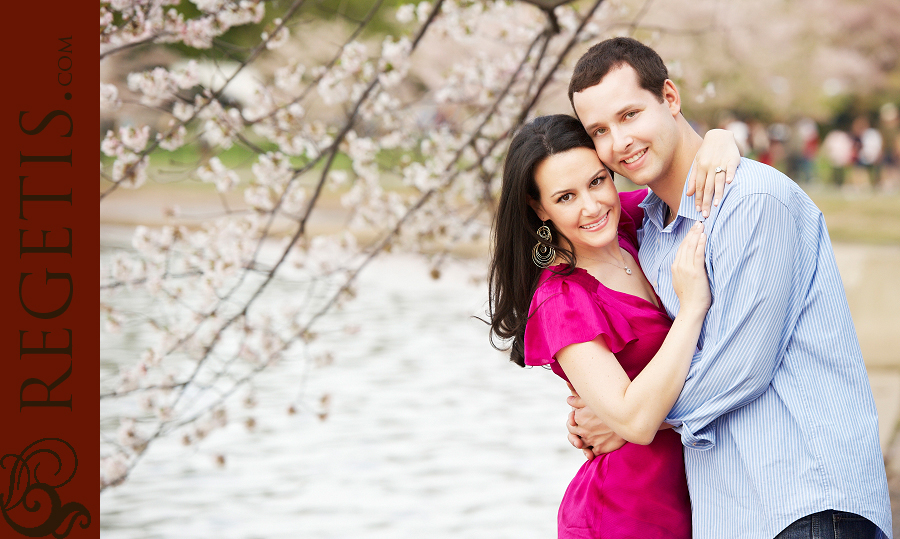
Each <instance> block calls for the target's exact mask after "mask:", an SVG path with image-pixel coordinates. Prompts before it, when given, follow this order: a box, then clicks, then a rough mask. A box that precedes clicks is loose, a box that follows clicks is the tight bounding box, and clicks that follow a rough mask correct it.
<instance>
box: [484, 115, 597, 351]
mask: <svg viewBox="0 0 900 539" xmlns="http://www.w3.org/2000/svg"><path fill="white" fill-rule="evenodd" d="M574 148H588V149H590V150H593V149H594V144H593V142H592V141H591V137H590V136H589V135H588V134H587V132H586V131H585V130H584V127H582V125H581V122H579V121H578V120H577V119H575V118H573V117H571V116H567V115H565V114H554V115H551V116H541V117H539V118H535V119H534V120H532V121H531V122H529V123H527V124H525V125H524V126H522V128H521V129H520V130H519V132H518V133H516V136H515V137H513V140H512V142H511V143H510V145H509V151H508V152H507V154H506V161H505V163H504V165H503V185H502V187H501V190H500V203H499V205H498V207H497V213H496V216H495V217H494V227H493V233H492V256H491V267H490V279H489V281H488V294H489V296H490V303H489V306H488V316H489V317H490V319H491V322H490V324H491V345H492V346H493V347H494V348H497V349H498V350H507V349H508V350H509V351H510V353H509V359H510V361H512V362H514V363H516V364H518V365H519V366H522V367H524V366H525V339H524V338H525V323H526V322H527V321H528V308H529V306H530V305H531V298H532V296H533V295H534V291H535V289H536V288H537V284H538V277H539V276H540V274H541V269H540V268H538V267H537V266H536V265H535V264H534V262H533V261H532V260H531V251H532V249H533V248H534V246H535V244H537V243H538V242H542V243H547V242H544V241H543V240H541V238H540V237H538V235H537V229H538V227H540V226H541V220H540V219H539V218H538V216H537V214H536V213H535V212H534V210H533V209H532V208H531V206H529V205H528V199H529V197H530V198H532V199H534V200H540V194H539V193H538V188H537V183H535V180H534V171H535V169H536V168H537V166H538V165H539V164H541V163H542V162H543V161H544V160H545V159H547V158H548V157H550V156H551V155H555V154H558V153H562V152H566V151H568V150H571V149H574ZM547 225H548V226H549V227H550V230H551V233H552V234H553V240H552V241H551V242H550V245H551V246H552V247H553V248H554V249H556V252H557V254H558V255H559V256H560V257H561V258H562V259H563V260H565V261H566V263H567V264H568V266H569V271H572V269H573V268H574V266H575V255H574V253H573V252H572V249H571V244H569V243H568V240H566V239H565V238H564V237H562V236H561V234H560V233H559V232H557V230H556V228H555V227H554V226H553V224H552V223H547ZM561 240H565V242H566V244H567V247H563V246H562V245H561ZM495 337H498V338H499V339H501V341H505V342H502V343H501V344H500V345H498V344H497V342H495ZM509 341H512V342H511V343H510V342H509Z"/></svg>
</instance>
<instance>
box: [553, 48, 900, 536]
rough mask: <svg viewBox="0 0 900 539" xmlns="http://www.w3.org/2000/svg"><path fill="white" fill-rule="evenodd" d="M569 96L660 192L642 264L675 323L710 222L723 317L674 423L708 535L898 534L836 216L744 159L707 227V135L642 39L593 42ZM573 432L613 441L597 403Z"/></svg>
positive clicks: (715, 288)
mask: <svg viewBox="0 0 900 539" xmlns="http://www.w3.org/2000/svg"><path fill="white" fill-rule="evenodd" d="M569 98H570V100H571V102H572V106H573V108H574V109H575V113H576V115H577V116H578V118H579V119H580V120H581V122H582V124H583V125H584V127H585V129H586V130H587V132H588V133H589V134H590V136H591V137H592V139H593V141H594V146H595V149H596V151H597V155H598V156H599V157H600V159H601V161H603V162H604V163H605V164H606V165H607V166H608V167H609V168H610V169H612V170H613V171H614V172H616V173H618V174H621V175H623V176H626V177H628V178H629V179H631V181H633V182H634V183H636V184H638V185H644V186H648V187H649V188H650V192H649V194H648V195H647V198H646V199H645V201H644V202H643V203H642V204H641V206H642V207H643V208H644V211H645V217H644V223H643V229H642V232H641V234H642V236H641V245H640V262H641V266H642V267H643V269H644V273H645V274H646V276H647V279H648V280H649V281H650V282H651V284H652V285H653V287H654V288H655V289H656V292H657V294H658V295H659V297H660V298H661V299H662V301H663V303H664V305H665V307H666V310H667V311H668V313H669V315H670V316H671V317H673V318H674V317H675V315H676V314H677V313H678V310H679V304H678V298H677V296H676V295H675V292H674V291H673V289H672V285H671V270H670V266H671V264H672V260H673V258H674V256H675V252H676V250H677V247H678V245H679V244H680V243H681V240H682V239H683V238H684V236H685V235H686V234H687V233H688V231H689V230H690V228H691V226H692V225H693V224H694V223H695V222H697V221H704V223H705V230H706V232H707V234H708V241H707V248H706V262H707V271H708V274H709V280H710V287H711V290H712V297H713V301H712V307H711V308H710V310H709V313H708V315H707V318H706V321H705V322H704V326H703V331H702V332H701V334H700V340H699V342H698V348H699V350H700V351H698V353H697V354H696V355H695V357H694V358H693V361H692V363H691V368H690V373H689V375H688V378H687V381H686V382H685V384H684V389H683V390H682V392H681V395H680V397H679V398H678V401H677V402H676V403H675V406H674V407H673V408H672V410H671V411H670V412H669V416H668V417H667V419H666V423H668V424H670V425H673V426H675V428H676V430H677V431H678V432H679V433H680V434H681V438H682V443H683V445H684V447H685V451H684V453H685V466H686V471H687V476H688V484H689V486H690V493H691V502H692V520H693V534H694V537H696V538H699V539H713V538H716V539H718V538H722V537H728V538H754V539H771V538H773V537H776V536H777V537H778V538H780V539H787V538H795V537H796V538H799V537H804V538H810V537H854V538H857V537H858V538H863V537H865V538H876V537H882V536H887V537H890V536H891V533H892V530H891V514H890V501H889V496H888V488H887V480H886V476H885V470H884V461H883V458H882V454H881V449H880V446H879V442H878V419H877V414H876V410H875V404H874V401H873V398H872V391H871V388H870V387H869V383H868V378H867V376H866V370H865V365H864V363H863V360H862V354H861V352H860V348H859V343H858V341H857V337H856V332H855V330H854V328H853V322H852V320H851V318H850V311H849V308H848V306H847V300H846V296H845V295H844V289H843V285H842V283H841V279H840V275H839V274H838V270H837V266H836V264H835V260H834V254H833V252H832V248H831V242H830V240H829V237H828V231H827V229H826V226H825V221H824V219H823V218H822V214H821V212H820V211H819V210H818V208H816V206H815V205H814V204H813V203H812V201H811V200H810V199H809V197H807V196H806V194H805V193H804V192H803V191H802V190H801V189H800V188H798V187H797V185H796V183H794V182H793V181H791V180H790V178H788V177H786V176H785V175H783V174H781V173H780V172H778V171H777V170H775V169H773V168H771V167H768V166H766V165H763V164H761V163H758V162H756V161H752V160H749V159H743V160H742V161H741V165H740V166H739V167H738V169H737V172H736V175H735V179H734V182H733V183H732V184H731V186H730V187H729V188H728V189H727V190H726V192H725V195H724V197H723V198H722V200H721V201H720V202H719V204H718V205H717V206H714V207H713V208H712V211H711V213H710V214H709V216H708V218H706V219H704V216H703V215H702V214H701V213H700V211H698V209H697V208H696V206H695V203H694V198H693V196H690V197H689V196H687V195H686V194H685V193H686V191H687V188H686V187H687V179H688V175H689V173H690V169H691V164H692V161H693V159H694V155H695V154H696V153H697V150H698V148H699V147H700V144H701V142H702V139H701V138H700V136H699V135H698V134H697V133H696V132H694V130H693V129H692V128H691V127H690V125H689V124H688V123H687V121H686V120H685V118H684V116H682V114H681V97H680V95H679V93H678V89H677V88H676V87H675V84H674V83H673V82H672V81H671V80H669V78H668V73H667V71H666V67H665V64H664V63H663V61H662V59H661V58H660V57H659V55H658V54H656V53H655V52H654V51H653V50H652V49H650V48H649V47H647V46H645V45H643V44H641V43H640V42H638V41H635V40H633V39H628V38H615V39H610V40H607V41H603V42H601V43H599V44H597V45H595V46H594V47H592V48H591V49H590V50H589V51H588V52H587V53H586V54H585V55H584V56H583V57H582V58H581V59H580V60H579V62H578V64H577V65H576V67H575V71H574V74H573V76H572V80H571V83H570V85H569ZM570 399H573V400H572V401H571V402H572V403H574V404H575V405H576V407H580V406H583V405H582V404H581V402H580V400H579V399H577V398H574V397H571V398H570ZM572 423H575V424H571V423H570V427H569V429H570V431H571V432H572V433H573V434H576V435H579V436H581V438H583V439H587V440H591V439H597V437H598V436H600V435H601V434H602V433H598V432H594V431H593V430H592V429H593V425H595V424H596V423H597V420H596V418H595V417H594V416H593V414H592V413H591V412H590V410H589V409H587V408H579V409H578V410H576V414H575V415H574V421H572ZM589 426H590V427H589ZM577 440H578V439H576V441H575V443H576V445H578V444H579V442H578V441H577ZM819 533H821V534H823V535H818V534H819ZM882 534H883V535H882Z"/></svg>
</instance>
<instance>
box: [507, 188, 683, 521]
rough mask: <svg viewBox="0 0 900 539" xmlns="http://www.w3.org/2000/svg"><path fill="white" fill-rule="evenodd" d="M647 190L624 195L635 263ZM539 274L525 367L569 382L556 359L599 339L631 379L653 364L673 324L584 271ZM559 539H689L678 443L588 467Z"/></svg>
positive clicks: (622, 225)
mask: <svg viewBox="0 0 900 539" xmlns="http://www.w3.org/2000/svg"><path fill="white" fill-rule="evenodd" d="M640 193H644V194H646V191H641V192H639V193H638V194H637V195H627V194H625V193H623V194H622V195H623V196H622V197H621V198H622V206H623V211H622V218H621V219H620V222H619V245H621V246H622V248H624V249H626V250H628V252H630V253H631V255H632V256H633V257H634V259H635V260H637V259H638V253H637V234H636V228H635V222H637V223H640V222H641V219H642V217H643V214H642V212H641V210H640V208H637V203H638V202H640V200H642V199H643V195H641V194H640ZM550 269H556V270H561V269H565V267H564V266H555V267H553V268H549V269H547V270H544V272H543V274H542V275H541V278H540V281H539V284H538V287H537V290H536V291H535V293H534V298H533V299H532V302H531V309H530V313H531V318H530V319H529V320H528V324H527V326H526V329H525V363H527V364H528V365H548V364H549V365H550V366H551V368H552V369H553V372H555V373H556V374H558V375H559V376H561V377H562V378H564V379H565V378H566V376H565V374H564V373H563V371H562V369H561V368H560V367H559V364H558V363H557V362H556V359H555V356H556V353H557V352H559V351H560V350H561V349H563V348H565V347H566V346H568V345H570V344H574V343H581V342H588V341H591V340H594V339H595V338H596V337H598V336H601V335H602V336H603V340H604V341H605V342H606V344H607V346H609V349H610V350H611V351H612V352H613V353H614V354H615V356H616V358H617V359H618V360H619V363H621V365H622V368H623V369H624V370H625V372H626V373H627V374H628V377H629V378H631V379H634V377H635V376H637V374H638V373H639V372H641V370H642V369H643V368H644V366H646V365H647V363H648V362H649V361H650V360H651V359H652V358H653V356H654V355H655V354H656V352H657V350H659V347H660V345H661V344H662V342H663V340H664V339H665V337H666V334H667V333H668V331H669V328H670V326H671V324H672V321H671V320H670V319H669V317H668V316H667V315H666V313H665V311H664V310H662V309H661V308H658V307H656V306H654V305H653V304H652V303H650V302H648V301H646V300H644V299H642V298H639V297H637V296H632V295H630V294H625V293H623V292H617V291H615V290H611V289H609V288H606V287H605V286H603V285H602V284H601V283H600V282H599V281H597V280H596V279H595V278H594V277H593V276H591V275H590V274H589V273H587V272H586V271H584V270H583V269H581V268H576V269H575V271H574V272H573V273H572V274H570V275H567V276H561V275H556V274H554V273H553V272H552V271H550ZM558 526H559V537H560V538H567V539H568V538H572V539H574V538H579V539H581V538H593V539H597V538H602V539H625V538H629V539H690V537H691V505H690V498H689V496H688V489H687V481H686V479H685V474H684V458H683V456H682V447H681V439H680V437H679V436H678V434H677V433H675V432H674V431H672V430H671V429H668V430H663V431H660V432H658V433H657V435H656V437H655V438H654V439H653V442H652V443H651V444H650V445H638V444H632V443H626V444H625V445H624V446H622V447H621V448H620V449H618V450H617V451H613V452H612V453H609V454H607V455H601V456H599V457H596V458H594V459H593V460H590V461H586V462H585V463H584V465H582V466H581V469H580V470H578V473H577V474H576V475H575V478H574V479H572V482H571V483H569V487H568V489H566V493H565V495H564V496H563V500H562V503H561V504H560V506H559V515H558Z"/></svg>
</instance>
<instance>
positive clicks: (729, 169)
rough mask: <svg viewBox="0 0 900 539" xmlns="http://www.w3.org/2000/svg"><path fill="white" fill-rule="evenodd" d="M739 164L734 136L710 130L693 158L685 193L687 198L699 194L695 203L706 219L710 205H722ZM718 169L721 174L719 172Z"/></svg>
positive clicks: (728, 132)
mask: <svg viewBox="0 0 900 539" xmlns="http://www.w3.org/2000/svg"><path fill="white" fill-rule="evenodd" d="M740 164H741V152H740V151H739V150H738V146H737V142H735V140H734V134H733V133H732V132H731V131H726V130H725V129H710V130H709V131H708V132H707V133H706V136H705V137H704V138H703V144H702V145H701V146H700V149H699V150H698V151H697V155H696V156H695V157H694V166H693V167H692V168H691V176H690V178H688V186H687V191H685V194H687V195H688V196H691V195H693V194H695V192H696V196H695V197H694V201H695V202H696V203H697V211H699V212H702V213H703V217H709V209H710V203H712V204H713V205H715V206H718V205H719V201H720V200H722V194H723V193H724V191H725V184H726V183H731V181H732V180H733V179H734V174H735V172H736V171H737V168H738V165H740ZM717 169H721V171H720V172H716V170H717ZM722 171H724V172H722Z"/></svg>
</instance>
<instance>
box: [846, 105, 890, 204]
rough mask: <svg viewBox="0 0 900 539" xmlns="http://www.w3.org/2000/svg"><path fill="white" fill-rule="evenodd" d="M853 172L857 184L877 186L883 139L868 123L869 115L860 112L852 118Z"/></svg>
mask: <svg viewBox="0 0 900 539" xmlns="http://www.w3.org/2000/svg"><path fill="white" fill-rule="evenodd" d="M851 129H852V138H853V147H854V152H853V153H854V157H855V159H854V172H855V173H856V175H857V176H858V177H859V181H857V182H855V183H857V184H859V185H870V186H872V187H876V186H878V182H879V181H880V180H881V157H882V152H883V146H884V139H883V138H882V137H881V133H879V132H878V130H877V129H875V128H874V127H872V125H871V124H870V123H869V117H868V116H867V115H865V114H861V115H859V116H857V117H856V119H855V120H853V127H852V128H851Z"/></svg>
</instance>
